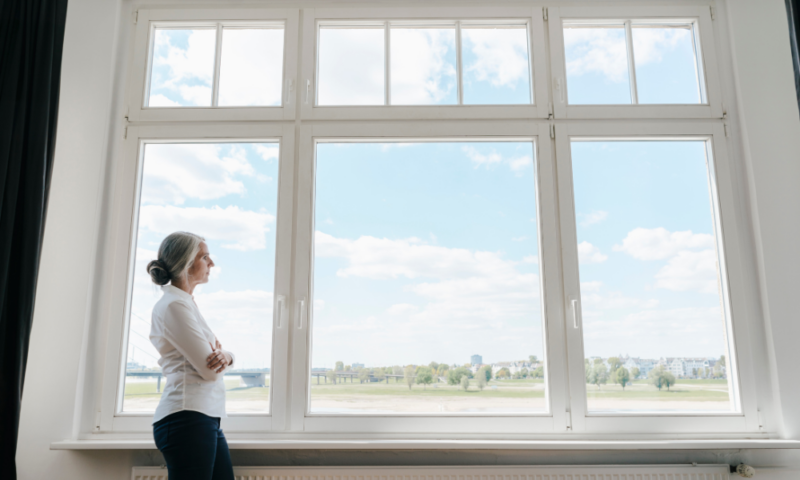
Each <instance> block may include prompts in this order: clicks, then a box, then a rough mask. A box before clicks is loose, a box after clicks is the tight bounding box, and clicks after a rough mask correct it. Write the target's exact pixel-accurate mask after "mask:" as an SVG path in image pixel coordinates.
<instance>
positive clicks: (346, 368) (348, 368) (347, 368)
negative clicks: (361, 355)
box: [344, 365, 353, 372]
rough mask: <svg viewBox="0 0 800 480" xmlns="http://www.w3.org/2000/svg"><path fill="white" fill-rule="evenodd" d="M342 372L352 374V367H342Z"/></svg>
mask: <svg viewBox="0 0 800 480" xmlns="http://www.w3.org/2000/svg"><path fill="white" fill-rule="evenodd" d="M344 371H345V372H352V371H353V367H352V366H350V365H345V366H344Z"/></svg>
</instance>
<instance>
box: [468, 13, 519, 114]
mask: <svg viewBox="0 0 800 480" xmlns="http://www.w3.org/2000/svg"><path fill="white" fill-rule="evenodd" d="M461 40H462V50H461V56H462V59H463V64H464V80H463V83H464V103H465V104H472V105H480V104H495V105H497V104H526V103H527V104H529V103H531V86H530V85H531V80H530V65H529V63H528V31H527V29H526V28H525V27H524V26H504V27H474V26H467V25H464V26H462V27H461Z"/></svg>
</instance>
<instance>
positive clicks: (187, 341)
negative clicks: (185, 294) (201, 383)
mask: <svg viewBox="0 0 800 480" xmlns="http://www.w3.org/2000/svg"><path fill="white" fill-rule="evenodd" d="M165 313H166V314H165V315H164V338H166V339H167V340H168V341H169V342H170V343H171V344H172V345H173V346H174V347H175V349H177V350H178V351H179V352H180V353H181V355H183V356H184V357H185V358H186V359H187V360H188V361H189V363H191V364H192V366H193V367H194V369H195V370H197V373H199V374H200V376H201V377H203V379H204V380H207V381H209V382H214V381H216V380H217V378H218V377H219V375H222V372H220V373H217V372H216V371H215V370H212V369H210V368H208V366H207V363H206V359H207V358H208V356H209V355H211V352H212V351H213V350H212V348H211V344H210V343H208V340H207V339H206V336H205V335H204V334H203V331H202V330H201V329H200V325H199V324H198V323H197V320H195V318H194V315H193V313H192V311H191V309H190V308H189V307H188V306H187V305H184V304H183V303H182V302H172V303H170V304H169V306H168V307H167V311H166V312H165Z"/></svg>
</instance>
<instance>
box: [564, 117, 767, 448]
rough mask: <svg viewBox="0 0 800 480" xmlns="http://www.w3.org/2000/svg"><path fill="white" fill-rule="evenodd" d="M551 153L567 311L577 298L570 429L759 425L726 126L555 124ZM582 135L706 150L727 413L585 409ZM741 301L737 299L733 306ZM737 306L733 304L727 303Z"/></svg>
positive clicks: (571, 331) (738, 428)
mask: <svg viewBox="0 0 800 480" xmlns="http://www.w3.org/2000/svg"><path fill="white" fill-rule="evenodd" d="M556 132H557V134H556V156H557V158H558V160H557V163H558V167H557V168H558V171H559V178H558V182H559V183H558V190H559V205H560V206H561V208H560V213H561V219H560V220H561V222H560V224H561V235H560V236H561V241H562V245H561V247H562V261H563V268H564V270H563V272H564V292H565V295H564V298H563V300H564V307H563V308H564V310H565V311H567V312H570V315H572V314H573V312H572V300H577V304H576V306H577V307H578V308H577V312H575V316H577V318H576V323H577V325H578V327H577V328H576V327H575V326H574V325H571V326H570V327H571V328H567V350H568V352H569V353H568V355H569V361H568V363H569V377H570V391H571V392H572V395H571V402H570V405H569V408H570V412H571V421H572V429H573V431H575V432H586V433H620V434H622V433H639V432H642V431H643V429H644V431H655V432H659V433H671V432H672V433H682V432H698V433H699V432H715V433H743V434H744V433H746V434H752V433H753V432H758V431H759V419H758V412H757V403H756V396H755V391H754V390H753V389H752V388H742V386H743V385H744V386H747V385H754V384H755V378H754V376H753V372H752V369H751V368H750V366H751V365H752V360H753V359H752V357H751V356H750V345H749V340H748V338H749V336H748V334H747V329H748V326H747V320H746V319H745V318H744V315H739V314H738V312H745V311H747V310H746V306H745V305H744V301H743V300H739V299H743V298H744V297H745V287H744V285H743V281H742V278H743V275H745V272H744V271H743V270H742V269H741V268H740V262H741V258H742V257H741V255H742V253H741V252H740V247H739V245H738V241H737V239H736V237H737V219H736V217H737V215H736V212H735V211H734V208H733V205H734V204H735V202H736V196H735V195H734V192H733V189H732V183H731V172H730V167H729V165H730V160H729V157H728V152H727V146H726V142H725V132H724V126H723V125H721V124H720V123H718V122H683V123H643V122H637V123H632V122H629V123H617V124H612V123H611V122H603V123H597V122H592V123H589V122H576V123H567V124H560V125H557V126H556ZM573 137H575V138H579V139H583V140H600V141H603V140H608V141H613V140H623V139H624V140H675V139H678V140H680V139H685V140H702V141H706V142H707V148H709V149H710V150H711V152H710V153H711V154H710V155H709V160H708V162H709V185H710V187H711V196H712V198H711V202H712V211H713V212H714V214H713V215H714V219H713V221H714V230H715V234H716V241H717V245H718V247H717V249H718V255H719V257H720V262H719V268H720V278H721V280H722V286H721V287H722V288H721V290H722V303H723V314H724V315H725V322H726V326H727V333H726V337H727V338H728V348H729V352H730V355H729V357H730V361H729V365H728V378H729V382H728V390H729V398H730V399H731V402H732V406H733V409H734V410H735V411H731V412H692V413H688V412H687V413H681V412H668V413H667V412H665V413H660V412H641V413H628V412H626V413H614V412H608V413H607V412H592V413H590V412H588V411H587V403H586V402H587V401H586V382H585V380H584V379H585V372H584V357H585V354H584V349H583V322H582V319H581V309H580V302H581V300H580V299H581V296H580V278H579V267H578V241H577V231H576V213H575V208H574V190H573V185H572V178H573V177H572V158H571V138H573ZM734 303H741V304H742V305H732V304H734ZM732 306H735V307H737V308H733V309H732V308H731V307H732Z"/></svg>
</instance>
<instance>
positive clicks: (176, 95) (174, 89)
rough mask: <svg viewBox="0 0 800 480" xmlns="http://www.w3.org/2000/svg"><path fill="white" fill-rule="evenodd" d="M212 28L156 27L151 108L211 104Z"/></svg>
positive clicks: (214, 48) (150, 97)
mask: <svg viewBox="0 0 800 480" xmlns="http://www.w3.org/2000/svg"><path fill="white" fill-rule="evenodd" d="M216 43H217V33H216V30H214V29H192V30H188V29H187V30H179V29H166V28H157V29H156V30H155V39H154V44H153V63H152V69H151V72H150V95H149V98H148V102H147V105H148V106H150V107H210V106H211V85H212V84H213V82H214V55H215V53H216Z"/></svg>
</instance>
